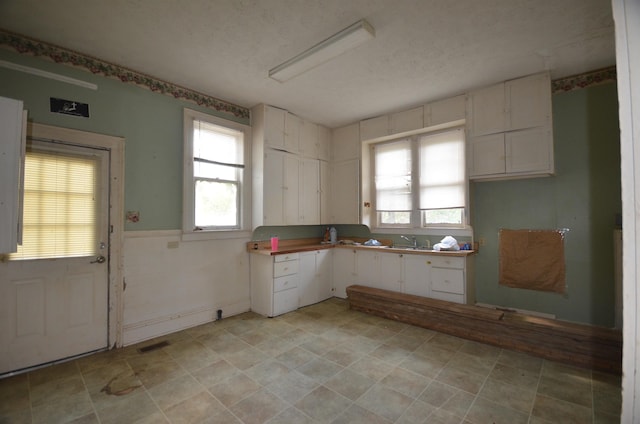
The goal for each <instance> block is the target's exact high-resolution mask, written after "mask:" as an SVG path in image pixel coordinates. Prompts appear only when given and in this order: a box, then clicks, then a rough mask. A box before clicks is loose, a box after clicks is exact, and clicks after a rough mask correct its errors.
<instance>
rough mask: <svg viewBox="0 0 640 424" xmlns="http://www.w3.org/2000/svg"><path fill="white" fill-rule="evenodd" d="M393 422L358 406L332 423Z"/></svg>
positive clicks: (381, 423)
mask: <svg viewBox="0 0 640 424" xmlns="http://www.w3.org/2000/svg"><path fill="white" fill-rule="evenodd" d="M391 423H393V421H389V420H388V419H386V418H383V417H381V416H380V415H377V414H374V413H373V412H371V411H369V410H367V409H364V408H362V407H360V406H358V405H351V406H350V407H349V408H348V409H347V410H346V411H345V412H343V413H342V414H341V415H340V416H339V417H338V418H336V419H335V420H333V421H332V424H391Z"/></svg>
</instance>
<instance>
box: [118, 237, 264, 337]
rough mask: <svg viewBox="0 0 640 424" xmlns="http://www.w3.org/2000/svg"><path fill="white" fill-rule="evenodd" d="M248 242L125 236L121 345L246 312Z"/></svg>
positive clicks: (246, 239) (247, 304)
mask: <svg viewBox="0 0 640 424" xmlns="http://www.w3.org/2000/svg"><path fill="white" fill-rule="evenodd" d="M248 241H249V239H248V238H242V239H226V240H201V241H182V240H181V232H180V231H136V232H125V238H124V279H125V284H126V287H125V291H124V318H123V339H122V340H123V344H124V345H125V346H126V345H130V344H133V343H137V342H140V341H143V340H147V339H151V338H154V337H158V336H162V335H165V334H168V333H172V332H175V331H179V330H183V329H185V328H189V327H193V326H196V325H199V324H203V323H206V322H210V321H213V320H215V319H216V311H217V310H218V309H222V314H223V319H224V318H225V317H229V316H232V315H237V314H239V313H242V312H246V311H248V310H249V309H250V308H251V299H250V287H251V285H250V278H249V256H248V255H249V254H248V253H247V251H246V243H247V242H248Z"/></svg>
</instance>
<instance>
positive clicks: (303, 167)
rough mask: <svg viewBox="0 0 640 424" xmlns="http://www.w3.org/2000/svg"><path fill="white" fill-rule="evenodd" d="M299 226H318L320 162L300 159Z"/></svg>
mask: <svg viewBox="0 0 640 424" xmlns="http://www.w3.org/2000/svg"><path fill="white" fill-rule="evenodd" d="M299 163H300V165H299V166H300V168H299V169H300V171H299V180H300V183H299V185H298V193H299V209H298V210H299V212H300V216H299V218H298V223H299V224H304V225H318V224H320V161H319V160H317V159H300V162H299Z"/></svg>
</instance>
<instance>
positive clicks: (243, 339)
mask: <svg viewBox="0 0 640 424" xmlns="http://www.w3.org/2000/svg"><path fill="white" fill-rule="evenodd" d="M162 342H167V343H168V344H167V343H163V345H161V346H158V347H157V348H156V349H149V350H146V351H144V349H141V348H144V347H148V346H152V345H155V344H158V343H162ZM620 406H621V394H620V377H619V376H614V375H609V374H605V373H598V372H592V371H590V370H585V369H580V368H573V367H569V366H566V365H562V364H559V363H555V362H550V361H547V360H542V359H539V358H535V357H532V356H528V355H525V354H522V353H516V352H513V351H509V350H504V349H499V348H496V347H492V346H489V345H484V344H481V343H476V342H471V341H467V340H463V339H460V338H456V337H452V336H448V335H445V334H441V333H437V332H434V331H430V330H426V329H423V328H419V327H414V326H410V325H406V324H402V323H398V322H394V321H390V320H386V319H383V318H378V317H374V316H370V315H366V314H363V313H360V312H355V311H351V310H349V309H348V305H347V303H346V302H345V301H343V300H340V299H335V298H334V299H329V300H327V301H325V302H322V303H319V304H317V305H313V306H310V307H306V308H303V309H300V310H298V311H296V312H292V313H289V314H286V315H283V316H280V317H277V318H272V319H268V318H264V317H261V316H259V315H256V314H254V313H245V314H242V315H238V316H236V317H230V318H226V319H223V320H221V321H217V322H213V323H209V324H205V325H201V326H198V327H195V328H192V329H188V330H185V331H181V332H178V333H174V334H170V335H168V336H165V337H161V338H158V339H155V340H149V341H147V342H144V343H141V344H139V345H135V346H129V347H126V348H124V349H118V350H113V351H109V352H102V353H98V354H94V355H91V356H88V357H84V358H81V359H76V360H73V361H70V362H66V363H62V364H58V365H53V366H49V367H46V368H42V369H38V370H35V371H32V372H29V373H25V374H20V375H16V376H13V377H9V378H5V379H2V380H0V423H78V424H79V423H105V424H106V423H118V424H122V423H154V424H155V423H224V424H232V423H246V424H254V423H271V424H275V423H295V424H302V423H367V424H376V423H403V424H409V423H461V424H472V423H473V424H486V423H508V424H514V423H523V424H525V423H529V424H545V423H618V422H619V420H620V412H619V411H620Z"/></svg>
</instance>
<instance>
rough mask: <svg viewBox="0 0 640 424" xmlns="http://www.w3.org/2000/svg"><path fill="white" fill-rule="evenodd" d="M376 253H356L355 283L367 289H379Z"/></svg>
mask: <svg viewBox="0 0 640 424" xmlns="http://www.w3.org/2000/svg"><path fill="white" fill-rule="evenodd" d="M376 256H377V254H376V252H372V251H367V250H358V251H357V252H356V274H357V278H356V282H357V283H358V284H360V285H363V286H367V287H377V288H380V289H381V288H382V287H380V286H381V284H380V281H381V280H380V275H379V272H378V266H377V265H378V261H377V258H376Z"/></svg>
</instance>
